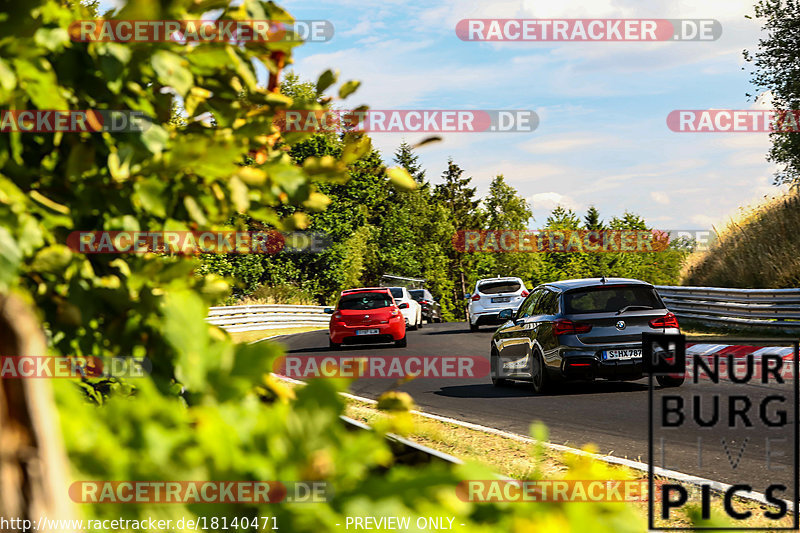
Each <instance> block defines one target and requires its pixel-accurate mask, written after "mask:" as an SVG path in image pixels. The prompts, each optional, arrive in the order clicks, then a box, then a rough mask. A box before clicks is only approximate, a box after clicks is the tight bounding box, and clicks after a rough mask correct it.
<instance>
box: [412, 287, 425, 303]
mask: <svg viewBox="0 0 800 533" xmlns="http://www.w3.org/2000/svg"><path fill="white" fill-rule="evenodd" d="M408 292H409V294H411V297H412V298H414V299H415V300H424V299H425V291H424V290H423V289H414V290H413V291H408Z"/></svg>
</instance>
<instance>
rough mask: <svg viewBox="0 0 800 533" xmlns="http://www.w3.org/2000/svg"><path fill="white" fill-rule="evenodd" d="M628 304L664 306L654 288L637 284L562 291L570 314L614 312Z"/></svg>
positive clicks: (566, 309) (652, 306) (565, 306)
mask: <svg viewBox="0 0 800 533" xmlns="http://www.w3.org/2000/svg"><path fill="white" fill-rule="evenodd" d="M630 305H636V306H642V307H647V308H650V309H662V308H663V307H664V305H663V304H662V303H661V299H660V298H659V297H658V294H657V293H656V291H655V289H653V288H651V287H645V286H639V285H630V286H622V287H619V286H618V287H587V288H585V289H577V290H574V291H569V292H566V293H564V309H565V312H566V313H567V314H570V315H579V314H583V313H616V312H617V311H619V310H620V309H623V308H625V307H627V306H630Z"/></svg>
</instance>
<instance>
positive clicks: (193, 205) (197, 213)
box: [183, 196, 208, 226]
mask: <svg viewBox="0 0 800 533" xmlns="http://www.w3.org/2000/svg"><path fill="white" fill-rule="evenodd" d="M183 205H184V206H185V207H186V211H187V212H188V213H189V216H190V217H192V220H194V221H195V222H197V223H198V224H201V225H203V226H205V225H206V224H208V219H207V218H206V215H205V214H204V213H203V210H202V208H201V207H200V204H198V203H197V200H195V199H194V197H192V196H187V197H186V198H184V199H183Z"/></svg>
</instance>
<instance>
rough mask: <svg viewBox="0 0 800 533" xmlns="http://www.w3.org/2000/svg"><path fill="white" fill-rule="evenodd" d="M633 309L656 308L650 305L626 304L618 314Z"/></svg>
mask: <svg viewBox="0 0 800 533" xmlns="http://www.w3.org/2000/svg"><path fill="white" fill-rule="evenodd" d="M631 309H642V310H644V309H654V308H653V307H650V306H649V305H626V306H625V307H623V308H622V309H620V310H619V311H617V314H618V315H621V314H622V313H624V312H625V311H630V310H631Z"/></svg>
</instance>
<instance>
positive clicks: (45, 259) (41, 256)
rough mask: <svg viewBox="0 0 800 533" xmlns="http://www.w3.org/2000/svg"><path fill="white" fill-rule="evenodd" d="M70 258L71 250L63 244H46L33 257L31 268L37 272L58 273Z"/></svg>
mask: <svg viewBox="0 0 800 533" xmlns="http://www.w3.org/2000/svg"><path fill="white" fill-rule="evenodd" d="M71 260H72V250H70V249H69V248H68V247H66V246H64V245H63V244H54V245H52V246H48V247H47V248H44V249H43V250H39V252H38V253H37V254H36V255H35V256H34V258H33V264H31V269H32V270H35V271H37V272H45V273H58V272H60V271H62V270H63V269H64V268H65V267H66V266H67V265H68V264H69V262H70V261H71Z"/></svg>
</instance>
